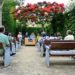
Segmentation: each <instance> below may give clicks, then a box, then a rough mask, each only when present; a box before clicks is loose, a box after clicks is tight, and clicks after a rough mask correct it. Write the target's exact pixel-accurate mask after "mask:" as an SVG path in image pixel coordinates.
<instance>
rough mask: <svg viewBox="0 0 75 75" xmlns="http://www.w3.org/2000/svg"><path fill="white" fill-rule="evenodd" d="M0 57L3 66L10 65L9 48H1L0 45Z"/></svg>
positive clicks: (1, 45) (0, 45)
mask: <svg viewBox="0 0 75 75" xmlns="http://www.w3.org/2000/svg"><path fill="white" fill-rule="evenodd" d="M0 56H1V57H3V63H4V66H8V65H10V63H11V56H10V47H5V48H4V47H3V44H2V43H0Z"/></svg>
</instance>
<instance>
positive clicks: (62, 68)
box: [0, 46, 75, 75]
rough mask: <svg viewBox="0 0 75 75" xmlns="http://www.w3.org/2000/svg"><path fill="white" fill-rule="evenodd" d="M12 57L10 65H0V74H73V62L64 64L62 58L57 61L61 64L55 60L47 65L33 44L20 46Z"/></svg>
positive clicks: (74, 65) (74, 67)
mask: <svg viewBox="0 0 75 75" xmlns="http://www.w3.org/2000/svg"><path fill="white" fill-rule="evenodd" d="M12 59H13V61H12V64H11V65H10V66H8V67H6V68H4V67H2V66H1V67H0V75H75V64H73V63H72V64H71V63H70V64H69V63H68V64H65V63H63V60H62V62H60V61H59V62H60V63H63V64H59V62H57V64H56V63H54V64H51V66H50V67H47V66H46V65H45V63H44V58H43V57H41V55H40V52H38V51H37V48H36V47H34V46H22V48H21V50H19V52H17V54H16V55H15V56H14V57H13V58H12ZM52 59H53V58H52ZM54 59H58V58H54ZM65 60H66V58H65Z"/></svg>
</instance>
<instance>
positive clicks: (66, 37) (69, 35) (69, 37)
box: [64, 30, 74, 40]
mask: <svg viewBox="0 0 75 75" xmlns="http://www.w3.org/2000/svg"><path fill="white" fill-rule="evenodd" d="M64 40H74V35H73V34H72V31H71V30H67V32H66V36H65V38H64Z"/></svg>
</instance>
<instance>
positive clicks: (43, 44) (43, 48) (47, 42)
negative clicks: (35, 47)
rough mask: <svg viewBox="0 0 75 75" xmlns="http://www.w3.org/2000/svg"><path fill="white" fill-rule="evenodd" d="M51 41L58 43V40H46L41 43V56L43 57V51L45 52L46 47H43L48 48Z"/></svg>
mask: <svg viewBox="0 0 75 75" xmlns="http://www.w3.org/2000/svg"><path fill="white" fill-rule="evenodd" d="M52 41H60V40H58V39H50V40H47V39H46V40H44V42H43V43H42V45H41V47H40V50H41V56H45V51H46V47H45V46H46V45H47V46H49V45H50V43H51V42H52Z"/></svg>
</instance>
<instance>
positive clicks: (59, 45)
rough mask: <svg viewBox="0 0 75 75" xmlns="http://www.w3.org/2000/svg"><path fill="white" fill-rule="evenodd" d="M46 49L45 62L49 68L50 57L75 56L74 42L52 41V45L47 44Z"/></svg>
mask: <svg viewBox="0 0 75 75" xmlns="http://www.w3.org/2000/svg"><path fill="white" fill-rule="evenodd" d="M45 44H46V43H45ZM45 47H46V56H45V62H46V64H47V65H48V66H49V64H50V60H49V57H50V56H75V41H72V40H59V41H50V45H49V43H47V45H46V46H45Z"/></svg>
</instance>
